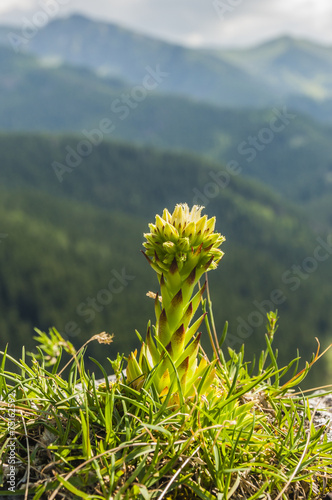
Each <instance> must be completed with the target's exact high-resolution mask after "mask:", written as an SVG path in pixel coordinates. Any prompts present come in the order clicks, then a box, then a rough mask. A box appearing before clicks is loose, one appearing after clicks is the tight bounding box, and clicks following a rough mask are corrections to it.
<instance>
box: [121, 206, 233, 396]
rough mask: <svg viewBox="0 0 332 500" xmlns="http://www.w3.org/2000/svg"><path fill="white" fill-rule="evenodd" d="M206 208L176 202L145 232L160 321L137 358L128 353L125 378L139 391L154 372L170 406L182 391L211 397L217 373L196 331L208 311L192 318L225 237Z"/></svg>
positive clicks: (148, 336) (143, 344) (158, 386)
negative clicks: (201, 354)
mask: <svg viewBox="0 0 332 500" xmlns="http://www.w3.org/2000/svg"><path fill="white" fill-rule="evenodd" d="M203 208H204V207H199V206H196V205H195V206H193V208H192V209H191V210H189V207H188V205H187V204H178V205H176V207H175V209H174V211H173V213H172V214H171V213H170V212H169V211H168V210H167V209H165V210H164V212H163V214H162V217H160V216H159V215H157V216H156V221H155V224H149V228H150V233H147V234H145V235H144V236H145V238H146V242H145V243H144V247H145V253H144V255H145V257H146V258H147V260H148V262H149V264H150V265H151V267H152V268H153V269H154V270H155V271H156V273H157V276H158V281H159V286H160V295H159V293H157V294H155V295H154V298H155V315H156V322H155V325H154V326H152V328H151V324H150V323H149V325H148V329H147V334H146V340H145V341H144V342H143V341H142V346H141V350H140V354H139V356H138V358H137V351H135V352H133V353H131V354H130V356H129V357H128V365H127V382H128V383H130V384H131V385H132V386H133V387H135V388H136V389H140V388H141V387H142V386H143V383H144V381H145V380H146V378H147V376H148V374H149V373H151V372H152V371H154V372H155V373H154V377H153V381H154V384H155V386H156V389H157V391H158V394H159V396H160V397H161V398H163V397H165V396H166V395H167V393H168V392H169V391H170V390H171V389H172V394H173V396H172V397H171V398H170V404H174V403H175V404H176V403H177V402H179V397H180V396H179V394H180V393H181V394H182V397H183V398H185V399H187V398H189V397H192V396H194V395H195V394H198V395H203V394H204V395H208V393H209V392H211V390H213V387H214V385H213V382H214V381H215V377H216V374H215V369H214V364H215V361H214V362H209V361H208V360H207V359H206V358H205V357H201V359H200V361H198V351H199V345H200V337H201V333H197V331H198V329H199V327H200V325H201V323H202V321H203V319H204V316H205V313H204V314H202V315H201V316H200V317H199V318H198V319H197V320H196V321H194V322H193V318H194V315H195V313H196V310H197V308H198V306H199V303H200V301H201V298H202V295H203V293H204V290H205V287H206V282H205V284H204V285H203V286H202V287H201V288H199V289H198V286H197V285H198V282H199V280H200V278H201V277H202V276H203V274H204V273H205V272H207V271H210V270H211V269H216V267H217V265H218V263H219V261H220V259H221V258H222V256H223V252H222V251H221V250H220V249H219V246H220V245H221V243H222V242H223V241H224V240H225V238H224V237H223V236H222V235H221V234H219V233H216V232H214V229H215V217H212V218H211V219H208V217H207V216H206V215H204V216H202V215H201V212H202V209H203ZM176 384H177V386H179V385H180V387H178V388H176Z"/></svg>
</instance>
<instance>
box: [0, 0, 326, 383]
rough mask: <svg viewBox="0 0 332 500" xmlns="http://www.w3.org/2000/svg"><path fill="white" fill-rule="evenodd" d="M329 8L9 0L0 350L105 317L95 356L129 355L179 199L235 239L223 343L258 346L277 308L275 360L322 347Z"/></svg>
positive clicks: (84, 334) (0, 42)
mask: <svg viewBox="0 0 332 500" xmlns="http://www.w3.org/2000/svg"><path fill="white" fill-rule="evenodd" d="M331 22H332V4H331V3H330V2H329V1H328V0H326V1H324V0H315V1H309V0H287V1H286V0H282V1H280V0H279V1H277V0H270V1H269V2H264V1H263V0H211V1H210V0H209V1H207V0H190V1H189V0H176V1H175V0H167V1H166V0H121V1H120V0H118V1H109V0H107V1H106V0H105V1H103V0H95V1H94V2H88V1H87V0H86V1H82V0H81V1H75V0H38V1H34V0H17V1H16V0H2V2H1V6H0V152H1V156H0V350H2V351H3V350H4V349H5V346H6V344H7V343H8V344H9V353H10V354H12V355H15V356H20V355H21V349H22V346H23V345H24V346H26V348H27V349H28V350H33V349H34V346H35V340H34V339H33V337H34V335H35V332H34V328H39V329H41V330H46V331H47V330H48V329H49V328H50V327H56V328H57V329H58V331H59V332H60V333H61V334H62V335H63V336H64V337H65V338H66V339H68V340H70V341H71V342H72V343H73V344H74V345H75V346H76V347H77V348H79V347H80V346H81V345H83V344H84V342H86V341H87V340H88V339H89V338H90V337H91V336H92V335H94V334H97V333H100V332H101V331H107V332H109V333H114V335H115V337H114V343H113V344H112V345H111V346H107V349H106V347H105V346H103V347H101V346H99V345H94V344H93V343H92V344H90V346H89V350H88V353H89V355H90V356H92V357H94V358H96V359H98V360H99V361H101V362H103V363H104V362H105V360H106V358H107V357H109V358H111V359H114V358H115V357H116V354H117V352H118V351H120V352H121V353H125V354H128V353H129V351H130V349H133V348H135V347H136V346H137V345H138V340H137V337H136V335H135V329H137V330H138V331H139V332H140V334H141V335H142V336H143V337H144V336H145V330H146V325H147V322H148V320H149V319H150V318H151V319H153V314H154V313H153V302H152V300H151V299H149V298H148V297H146V293H147V292H148V291H150V290H151V291H157V280H156V278H155V276H154V272H153V271H152V270H151V269H150V268H149V266H148V264H147V262H146V261H145V259H144V257H143V256H142V255H141V254H140V250H141V249H142V248H143V247H142V242H143V233H144V232H147V231H148V223H149V222H153V221H154V216H155V214H156V213H159V214H161V212H162V210H163V209H164V208H165V207H167V208H168V209H169V210H173V208H174V205H175V204H176V203H180V202H187V203H188V204H189V205H192V204H199V205H204V206H205V213H207V214H208V215H209V216H214V215H215V216H216V217H217V227H216V229H217V230H218V232H220V233H222V234H223V235H224V236H225V237H226V242H225V243H224V244H223V246H222V249H223V250H224V252H225V256H224V257H223V260H222V262H221V264H220V266H219V268H218V270H217V271H214V272H213V273H210V275H209V283H210V291H211V296H212V299H213V306H214V313H215V321H216V325H217V330H218V335H219V336H221V333H222V330H223V327H224V323H225V321H228V322H229V335H228V337H227V340H226V342H225V345H224V347H225V352H227V347H232V348H234V349H236V350H239V349H240V348H241V345H242V344H243V343H245V352H246V359H247V360H248V361H250V360H252V359H253V356H255V355H256V357H258V356H259V353H260V350H261V349H262V348H263V347H264V345H265V342H264V334H265V331H266V330H265V326H266V312H268V311H269V310H278V313H279V317H280V320H279V329H278V331H277V334H276V338H275V344H274V345H275V347H277V348H278V350H279V358H280V363H281V364H287V363H289V362H290V361H291V360H292V359H293V358H294V357H295V356H297V355H298V354H299V356H301V361H300V366H301V367H303V366H304V363H305V361H306V360H308V361H309V360H310V358H311V355H312V353H313V352H315V351H316V349H317V341H316V340H315V339H316V338H317V339H319V342H320V343H321V347H322V349H323V348H326V347H327V346H328V345H329V344H330V343H331V342H332V340H331V339H332V308H331V297H332V140H331V139H332V32H331ZM204 346H205V347H206V349H208V345H207V343H206V342H205V344H204ZM331 361H332V357H331V355H330V354H329V353H327V354H326V356H324V357H323V358H322V359H321V360H320V361H319V362H318V363H317V365H316V366H315V367H314V368H313V370H312V372H311V373H310V377H309V379H308V380H307V381H306V382H305V383H304V384H303V387H306V386H309V387H312V386H314V385H317V386H318V385H319V386H320V385H323V384H328V383H331V378H332V369H331ZM90 367H91V370H94V365H93V364H92V363H91V365H90ZM97 371H98V369H97V368H96V372H97ZM110 372H111V367H110ZM97 376H101V373H97Z"/></svg>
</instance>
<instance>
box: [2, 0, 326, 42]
mask: <svg viewBox="0 0 332 500" xmlns="http://www.w3.org/2000/svg"><path fill="white" fill-rule="evenodd" d="M51 1H52V2H56V1H57V0H1V6H0V13H3V12H5V11H6V10H8V9H11V10H13V9H29V12H30V15H32V13H33V11H34V10H35V11H36V10H37V9H40V8H41V6H42V4H43V3H47V2H51ZM216 3H217V5H222V4H224V5H226V6H228V8H226V10H225V12H224V14H223V15H220V9H219V11H218V8H217V7H216ZM59 4H61V7H60V9H59V13H60V15H68V14H70V13H72V12H82V13H83V14H86V15H88V16H90V17H93V18H96V19H101V20H106V21H111V22H115V23H118V24H121V25H123V26H125V27H128V28H131V29H135V30H137V31H140V32H143V33H147V34H149V35H152V36H154V37H158V38H162V39H166V40H169V41H172V42H178V43H185V44H191V45H210V46H211V45H214V46H220V45H224V46H225V45H245V44H253V43H257V42H260V41H262V40H266V39H267V38H272V37H274V36H278V35H281V34H290V35H295V36H300V37H306V38H307V37H308V38H313V39H317V40H321V41H323V42H330V43H332V32H331V29H330V26H331V21H332V2H331V0H111V1H110V0H94V2H91V0H61V1H60V0H59ZM13 18H14V17H13V16H12V19H13ZM18 19H19V16H17V12H16V20H18Z"/></svg>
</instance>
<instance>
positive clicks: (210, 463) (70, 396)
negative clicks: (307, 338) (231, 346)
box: [0, 314, 332, 500]
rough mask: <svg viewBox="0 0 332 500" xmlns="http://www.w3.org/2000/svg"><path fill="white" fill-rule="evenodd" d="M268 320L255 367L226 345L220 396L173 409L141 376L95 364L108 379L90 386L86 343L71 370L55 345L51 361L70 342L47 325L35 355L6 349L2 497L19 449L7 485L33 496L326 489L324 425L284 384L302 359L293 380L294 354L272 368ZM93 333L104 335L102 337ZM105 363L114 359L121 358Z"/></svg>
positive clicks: (331, 471) (329, 471)
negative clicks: (136, 379) (128, 378)
mask: <svg viewBox="0 0 332 500" xmlns="http://www.w3.org/2000/svg"><path fill="white" fill-rule="evenodd" d="M268 319H269V329H268V330H267V335H266V342H267V349H266V350H265V351H264V352H262V355H261V359H260V362H259V364H258V370H257V369H256V370H254V367H251V366H250V364H248V363H244V362H243V349H242V350H241V351H240V352H238V353H236V352H235V351H234V350H230V352H229V353H230V359H229V361H228V362H218V363H216V364H215V367H216V375H217V377H218V378H219V379H220V381H221V386H220V388H219V390H218V392H217V394H215V396H214V397H213V398H210V399H197V400H195V399H194V400H193V401H192V402H191V403H190V405H189V406H188V402H186V405H185V406H184V405H181V406H180V407H179V408H176V409H174V408H169V407H167V400H166V401H165V402H162V401H161V400H160V398H159V396H158V394H156V393H155V391H153V387H152V386H151V382H150V381H149V379H147V380H146V381H145V383H144V385H143V387H142V389H141V390H140V391H137V390H135V389H133V388H132V387H130V386H129V385H127V384H126V383H125V382H124V381H123V380H122V378H119V377H118V378H117V380H116V381H114V382H112V383H109V382H108V380H107V375H106V373H107V371H108V370H107V367H103V366H101V365H99V364H98V366H99V368H101V370H102V372H103V374H104V376H105V383H102V384H97V383H96V380H95V376H94V374H92V375H90V374H89V373H87V372H86V369H85V363H84V354H85V347H86V346H83V348H81V349H80V350H79V351H78V352H74V353H73V354H74V355H73V358H71V359H69V363H67V365H66V366H68V365H69V372H68V374H67V376H65V377H64V376H63V370H60V371H59V364H60V363H61V357H62V350H61V351H60V353H59V355H58V358H57V359H54V360H53V364H52V365H53V367H52V370H48V369H47V365H48V360H47V359H45V358H44V351H46V352H49V350H50V348H51V351H52V352H53V351H54V350H55V349H57V345H58V343H59V342H60V344H61V345H62V346H63V347H64V349H63V350H64V351H67V352H69V351H71V349H72V347H71V346H70V345H69V344H68V343H67V342H66V340H65V339H64V338H61V336H60V335H59V334H58V333H57V332H55V331H53V332H50V335H49V338H47V336H46V335H45V334H40V335H39V342H40V343H41V344H40V349H39V353H40V357H39V360H37V358H36V357H35V356H33V355H32V359H31V361H30V362H28V361H27V360H26V358H25V355H24V351H23V352H22V358H21V360H19V361H18V360H16V359H15V358H13V357H11V356H9V355H8V354H7V353H6V352H2V353H1V354H2V362H1V365H0V406H1V407H2V408H3V410H5V411H3V418H1V420H0V450H1V462H0V485H1V486H2V490H1V491H0V495H3V494H6V493H7V491H6V486H7V480H6V476H7V474H8V471H9V469H8V467H9V464H10V463H11V462H10V460H11V456H12V455H11V453H12V451H11V450H13V449H14V448H15V452H14V453H15V459H16V468H15V480H14V482H15V485H17V486H15V493H16V494H19V495H21V496H23V495H25V494H26V495H27V494H28V493H29V494H30V495H31V497H32V498H33V499H34V500H38V499H39V498H48V500H54V499H55V498H57V497H58V496H60V495H65V497H66V498H68V499H74V498H83V499H91V500H92V499H94V500H97V499H101V500H102V499H105V498H107V499H111V498H114V499H117V500H122V499H123V500H124V499H128V500H129V499H137V500H141V499H142V500H145V499H151V500H152V499H157V498H158V499H162V498H169V499H173V498H174V499H175V498H184V499H186V498H193V499H202V500H206V499H208V500H218V499H220V498H231V496H232V495H233V494H238V495H241V496H242V497H244V498H247V499H248V500H254V499H255V498H258V497H259V496H260V495H263V494H264V495H269V496H270V497H271V498H276V497H277V496H278V498H281V497H282V495H284V498H290V497H291V496H292V495H293V494H294V493H295V492H297V494H301V495H304V496H305V498H307V499H316V498H318V495H319V496H320V495H321V494H322V493H323V491H324V490H325V491H328V490H329V489H330V488H331V487H332V467H331V452H332V443H331V442H328V441H327V437H326V431H327V426H326V425H323V426H320V427H319V428H318V429H316V428H315V426H314V425H313V418H314V415H312V414H311V411H310V409H309V406H308V400H307V401H306V402H305V401H304V400H303V396H297V397H296V396H295V395H294V396H292V393H291V387H292V386H293V385H294V384H297V383H299V382H300V380H301V379H302V378H303V377H304V376H305V375H306V374H307V373H308V370H309V366H308V367H307V368H306V370H305V371H304V372H303V373H301V372H300V373H299V374H297V375H295V377H291V378H290V375H289V373H290V372H291V371H292V370H293V364H294V361H296V360H294V361H292V362H291V363H290V364H289V365H288V366H286V367H284V368H279V367H278V366H277V364H276V354H275V353H273V351H272V349H271V343H272V340H273V335H274V332H275V329H276V328H275V327H276V324H275V322H276V316H275V315H273V314H270V315H269V317H268ZM91 340H97V341H99V342H102V343H107V344H108V343H110V342H111V339H110V338H109V337H107V336H106V335H96V336H95V337H93V338H92V339H91ZM52 343H54V344H56V345H54V346H53V348H52V347H51V344H52ZM218 350H219V352H221V351H220V346H218ZM61 364H63V363H61ZM112 364H113V365H114V366H115V365H117V367H118V368H119V366H120V365H121V360H120V358H119V356H118V358H117V360H116V361H114V362H112ZM8 365H10V366H13V365H14V366H15V368H16V370H15V372H13V371H12V369H9V368H8ZM265 365H266V366H265ZM281 381H282V382H281ZM288 381H289V382H288ZM281 383H282V385H281ZM13 408H15V410H16V412H12V409H13ZM9 422H10V425H9ZM13 443H14V444H13ZM1 486H0V487H1Z"/></svg>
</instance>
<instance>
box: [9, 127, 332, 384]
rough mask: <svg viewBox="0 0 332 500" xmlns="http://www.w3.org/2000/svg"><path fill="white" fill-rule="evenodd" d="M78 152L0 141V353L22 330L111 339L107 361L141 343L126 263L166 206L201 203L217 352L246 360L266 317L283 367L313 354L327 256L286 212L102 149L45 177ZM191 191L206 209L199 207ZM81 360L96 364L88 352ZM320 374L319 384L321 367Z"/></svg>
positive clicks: (274, 200) (138, 301) (132, 266)
mask: <svg viewBox="0 0 332 500" xmlns="http://www.w3.org/2000/svg"><path fill="white" fill-rule="evenodd" d="M79 140H80V138H79V137H77V136H65V135H63V136H47V135H38V134H36V135H32V134H29V135H25V134H17V135H6V134H4V135H1V136H0V148H1V151H2V159H1V169H0V182H1V197H0V200H1V201H0V207H1V208H0V210H1V228H0V232H1V234H2V235H5V237H3V238H2V239H1V244H0V261H1V264H0V272H1V278H0V309H1V332H2V335H1V339H2V343H3V344H4V343H5V342H7V341H9V342H10V344H11V346H10V347H11V349H12V350H17V349H18V348H19V347H20V345H21V344H23V343H24V344H26V345H27V346H28V347H29V346H30V347H31V346H32V340H31V337H32V333H33V332H32V329H33V327H34V326H36V327H40V328H43V329H46V328H47V327H48V326H53V325H54V326H56V327H57V328H58V329H59V330H60V331H61V332H64V333H65V334H66V335H67V336H68V338H69V339H70V340H72V341H74V342H75V343H76V344H79V345H80V344H81V343H83V341H85V340H87V338H88V337H89V336H90V335H92V334H94V333H98V332H99V331H102V330H107V331H110V333H112V332H114V333H115V335H116V337H115V344H114V346H113V348H114V350H115V351H116V350H118V349H119V350H121V351H123V352H127V351H128V350H129V346H132V345H135V344H137V340H136V338H135V334H134V330H135V328H137V329H138V330H139V331H140V332H141V333H142V334H143V333H144V330H145V327H146V322H147V320H148V319H149V318H150V317H151V316H152V307H153V304H151V300H150V299H148V298H147V297H146V296H145V293H146V292H147V291H149V290H154V291H155V290H156V283H155V282H154V276H153V273H152V272H150V269H149V266H148V264H147V263H146V261H145V259H144V258H143V256H142V255H141V254H140V249H141V248H142V247H141V243H142V241H143V235H142V233H143V232H145V231H147V230H148V226H147V224H148V222H151V221H153V219H154V215H155V213H161V211H162V210H163V208H164V207H170V208H172V207H173V206H174V204H175V203H178V202H188V203H189V204H190V205H192V204H193V203H195V202H198V203H200V204H201V203H203V202H205V205H206V210H205V211H206V213H207V214H208V215H210V216H212V215H216V217H217V230H218V231H219V232H221V233H222V234H224V235H225V236H226V239H227V241H226V242H225V243H224V244H223V250H224V251H225V256H224V258H223V260H222V262H221V264H220V268H219V270H218V271H216V272H215V273H213V275H212V276H211V283H210V286H211V294H212V297H213V303H214V310H215V314H216V322H217V325H218V331H219V334H220V333H221V329H222V328H223V324H224V321H225V320H229V321H230V336H229V344H228V345H232V346H234V347H236V348H239V347H240V345H241V343H242V342H245V343H246V345H247V351H248V356H249V357H250V356H251V355H252V354H253V352H255V353H256V354H257V353H258V350H259V348H260V346H262V345H263V343H264V342H263V338H264V325H265V318H264V309H269V308H270V307H271V306H272V307H273V308H277V309H278V310H279V312H280V317H281V320H280V329H279V331H278V333H277V339H276V344H277V345H278V346H279V348H280V354H281V356H282V359H283V360H285V361H286V360H290V359H291V358H292V357H293V356H294V355H295V354H296V349H297V348H300V352H301V355H303V357H305V358H306V359H308V358H309V357H310V353H311V352H312V351H313V350H314V349H315V340H314V337H319V338H320V339H321V341H322V344H327V342H328V340H329V337H330V332H331V328H332V316H331V314H332V313H331V309H330V307H329V300H330V297H331V292H332V289H331V288H332V285H331V283H332V279H331V278H332V276H331V274H332V272H331V266H330V261H329V259H330V254H329V251H328V248H330V247H329V244H330V243H331V242H330V241H329V240H328V239H327V236H326V235H325V234H322V235H321V237H320V239H318V240H317V235H315V234H314V233H313V232H312V231H311V230H310V229H309V228H308V226H307V223H306V219H305V217H304V216H303V215H301V212H299V211H298V209H295V208H293V207H292V206H290V205H287V203H285V202H284V201H283V200H282V199H281V198H280V197H278V196H277V195H275V194H273V193H272V192H271V191H269V190H268V189H266V188H265V187H263V186H261V185H259V184H256V183H255V182H253V181H249V180H248V179H243V178H241V176H236V175H231V176H230V181H229V183H228V185H227V186H224V187H223V188H222V187H221V185H220V184H218V179H219V180H220V179H221V176H220V172H222V171H224V167H223V166H221V165H219V164H213V163H207V162H206V161H205V160H204V161H203V160H200V159H197V158H194V157H192V156H190V155H185V154H181V155H179V154H177V155H176V154H171V153H161V152H157V151H156V150H151V149H147V148H135V147H133V146H128V145H125V144H117V143H112V142H103V143H101V144H100V145H99V146H98V147H95V148H93V151H92V152H91V153H90V155H89V156H87V157H86V158H84V160H82V161H81V163H80V164H79V165H77V166H76V167H73V168H72V171H71V172H69V171H68V172H66V173H65V174H64V176H63V179H62V182H60V181H59V179H58V177H57V175H56V172H55V170H54V168H53V166H52V163H53V162H54V161H55V160H59V161H60V159H61V156H62V155H63V152H64V151H66V148H69V149H67V150H68V151H75V148H76V147H77V143H78V141H79ZM198 191H199V192H203V193H204V192H205V193H208V192H209V193H210V197H209V198H208V197H206V199H205V200H200V199H199V196H198V194H197V192H198ZM212 194H213V196H212ZM331 253H332V252H331ZM323 254H324V255H323ZM315 256H316V257H315ZM321 257H324V258H321ZM325 257H326V258H325ZM296 266H300V270H299V268H298V267H296ZM91 352H92V354H93V355H94V356H101V357H102V356H103V355H105V350H104V349H103V350H101V349H100V348H99V347H97V346H95V347H93V348H92V351H91ZM320 370H321V371H320V375H319V376H320V377H322V373H323V372H324V373H325V376H326V375H327V372H328V366H327V363H326V364H325V365H324V364H323V362H322V363H321V368H320Z"/></svg>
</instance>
